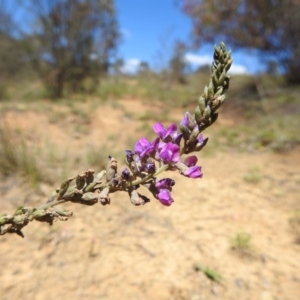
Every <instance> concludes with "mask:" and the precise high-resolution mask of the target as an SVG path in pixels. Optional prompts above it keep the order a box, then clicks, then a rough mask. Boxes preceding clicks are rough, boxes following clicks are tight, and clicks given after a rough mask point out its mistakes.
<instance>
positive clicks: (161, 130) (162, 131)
mask: <svg viewBox="0 0 300 300" xmlns="http://www.w3.org/2000/svg"><path fill="white" fill-rule="evenodd" d="M153 129H154V131H155V132H156V133H157V134H158V135H159V137H160V138H161V139H162V140H163V141H164V142H170V141H172V140H173V139H174V138H176V137H177V135H178V133H177V125H176V124H171V125H170V127H169V128H168V129H166V128H165V127H164V125H163V124H161V123H156V124H155V125H154V126H153Z"/></svg>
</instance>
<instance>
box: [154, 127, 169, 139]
mask: <svg viewBox="0 0 300 300" xmlns="http://www.w3.org/2000/svg"><path fill="white" fill-rule="evenodd" d="M153 129H154V131H155V132H156V133H157V134H158V135H159V137H160V138H161V139H164V137H165V134H166V131H167V130H166V128H165V127H164V125H163V124H161V123H156V124H155V125H154V126H153Z"/></svg>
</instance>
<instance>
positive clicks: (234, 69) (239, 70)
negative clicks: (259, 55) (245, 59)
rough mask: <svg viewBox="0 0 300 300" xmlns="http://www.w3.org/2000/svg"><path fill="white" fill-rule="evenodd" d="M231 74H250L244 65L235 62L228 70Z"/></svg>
mask: <svg viewBox="0 0 300 300" xmlns="http://www.w3.org/2000/svg"><path fill="white" fill-rule="evenodd" d="M228 73H229V74H248V73H249V72H248V70H247V68H246V67H245V66H243V65H237V64H235V63H233V64H232V66H231V68H230V70H229V71H228Z"/></svg>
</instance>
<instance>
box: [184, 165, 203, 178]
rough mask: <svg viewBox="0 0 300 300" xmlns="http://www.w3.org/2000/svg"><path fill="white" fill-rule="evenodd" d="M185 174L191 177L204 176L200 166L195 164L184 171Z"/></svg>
mask: <svg viewBox="0 0 300 300" xmlns="http://www.w3.org/2000/svg"><path fill="white" fill-rule="evenodd" d="M183 175H184V176H186V177H190V178H202V176H203V173H202V171H201V167H200V166H194V167H191V168H188V169H187V170H186V171H184V173H183Z"/></svg>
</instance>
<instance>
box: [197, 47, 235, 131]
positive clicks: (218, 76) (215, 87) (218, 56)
mask: <svg viewBox="0 0 300 300" xmlns="http://www.w3.org/2000/svg"><path fill="white" fill-rule="evenodd" d="M214 50H215V52H214V61H213V63H212V65H211V77H210V81H209V84H208V86H205V88H204V92H203V94H202V95H201V96H200V97H199V99H198V106H197V107H196V110H195V120H196V122H197V124H198V129H199V132H202V131H203V130H204V129H206V128H207V127H209V126H210V125H211V124H213V123H214V122H215V121H216V120H217V118H218V113H217V112H216V111H217V110H218V108H219V107H220V106H221V105H222V104H223V103H224V101H225V92H226V91H227V89H228V88H229V80H230V76H229V75H227V71H228V70H229V69H230V67H231V64H232V62H233V59H232V57H231V51H228V52H227V51H226V46H225V44H224V43H223V42H221V43H220V47H217V46H215V47H214Z"/></svg>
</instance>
